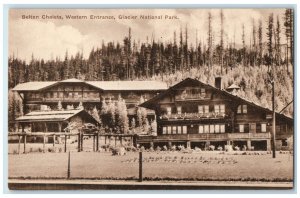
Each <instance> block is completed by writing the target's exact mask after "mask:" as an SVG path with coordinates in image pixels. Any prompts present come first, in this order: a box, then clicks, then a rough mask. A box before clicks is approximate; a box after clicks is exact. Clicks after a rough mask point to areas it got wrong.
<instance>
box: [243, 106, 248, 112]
mask: <svg viewBox="0 0 300 198" xmlns="http://www.w3.org/2000/svg"><path fill="white" fill-rule="evenodd" d="M243 113H247V105H243Z"/></svg>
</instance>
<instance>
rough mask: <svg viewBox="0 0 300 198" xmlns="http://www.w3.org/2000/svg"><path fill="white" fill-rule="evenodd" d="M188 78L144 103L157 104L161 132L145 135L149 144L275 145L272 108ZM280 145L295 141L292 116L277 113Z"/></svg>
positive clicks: (143, 141)
mask: <svg viewBox="0 0 300 198" xmlns="http://www.w3.org/2000/svg"><path fill="white" fill-rule="evenodd" d="M215 83H216V84H215V87H213V86H211V85H208V84H205V83H202V82H200V81H198V80H195V79H191V78H187V79H185V80H183V81H181V82H180V83H178V84H176V85H174V86H172V87H170V88H169V89H167V90H166V91H164V92H162V93H160V94H159V95H156V96H155V97H153V98H152V99H150V100H148V101H146V102H144V103H143V104H141V105H140V106H142V107H145V108H149V109H153V110H154V111H155V113H156V119H157V127H158V128H157V136H140V137H139V139H138V143H139V144H140V145H143V146H145V147H150V146H152V147H154V148H155V147H156V146H163V145H166V146H172V145H184V146H185V147H190V148H195V147H199V148H201V149H205V148H207V147H208V146H209V145H214V146H215V147H216V148H217V147H219V146H221V147H223V149H224V147H225V145H233V146H238V147H239V148H241V149H242V148H247V149H254V150H270V149H271V139H272V138H271V136H272V111H271V110H270V109H267V108H264V107H262V106H259V105H257V104H255V103H252V102H250V101H248V100H245V99H243V98H240V97H238V96H236V95H233V94H231V93H230V92H228V91H225V90H222V89H221V78H216V81H215ZM275 137H276V147H277V149H284V148H287V147H288V146H292V145H291V144H293V143H292V142H290V141H289V140H290V139H291V140H292V139H293V119H292V118H290V117H287V116H285V115H283V114H279V113H276V136H275Z"/></svg>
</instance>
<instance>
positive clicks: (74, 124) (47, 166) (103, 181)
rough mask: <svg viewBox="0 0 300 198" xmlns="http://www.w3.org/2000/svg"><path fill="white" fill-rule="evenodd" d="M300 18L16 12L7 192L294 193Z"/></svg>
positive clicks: (254, 11)
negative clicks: (298, 23)
mask: <svg viewBox="0 0 300 198" xmlns="http://www.w3.org/2000/svg"><path fill="white" fill-rule="evenodd" d="M295 16H296V9H295V7H293V5H286V6H284V5H283V6H282V7H274V6H273V7H272V6H270V7H262V8H260V7H258V6H256V7H252V8H251V7H249V8H246V7H241V8H236V7H232V8H229V7H225V6H224V7H218V8H207V7H203V8H201V7H200V6H198V7H195V8H192V7H191V8H180V7H178V8H174V7H172V6H170V8H146V7H145V8H137V9H133V8H114V9H112V8H107V9H103V8H95V9H88V8H84V9H83V8H60V9H59V8H57V9H56V8H34V9H33V8H9V10H8V57H4V58H6V59H8V79H7V80H8V82H7V84H8V94H7V97H8V104H7V105H8V123H7V126H8V131H4V134H7V140H8V142H7V156H8V157H7V158H8V173H7V175H8V178H7V180H8V188H9V190H13V191H18V190H37V191H39V190H108V191H110V190H209V189H216V190H249V189H250V190H253V189H260V190H263V189H264V190H274V189H276V190H292V189H294V188H295V186H294V184H295V168H296V167H294V160H295V155H294V153H295V152H294V148H295V140H294V133H295V132H296V131H295V130H294V111H295V109H294V69H295V67H296V66H295V61H294V60H295V55H294V54H295V53H294V51H295V50H294V39H295V35H294V33H295V30H294V26H295V24H294V21H295ZM5 144H6V142H5Z"/></svg>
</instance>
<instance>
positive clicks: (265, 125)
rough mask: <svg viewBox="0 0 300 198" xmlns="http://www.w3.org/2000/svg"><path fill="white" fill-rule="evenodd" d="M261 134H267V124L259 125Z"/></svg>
mask: <svg viewBox="0 0 300 198" xmlns="http://www.w3.org/2000/svg"><path fill="white" fill-rule="evenodd" d="M261 132H267V124H266V123H263V124H261Z"/></svg>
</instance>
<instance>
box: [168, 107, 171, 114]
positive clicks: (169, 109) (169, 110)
mask: <svg viewBox="0 0 300 198" xmlns="http://www.w3.org/2000/svg"><path fill="white" fill-rule="evenodd" d="M167 114H168V115H171V107H167Z"/></svg>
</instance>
